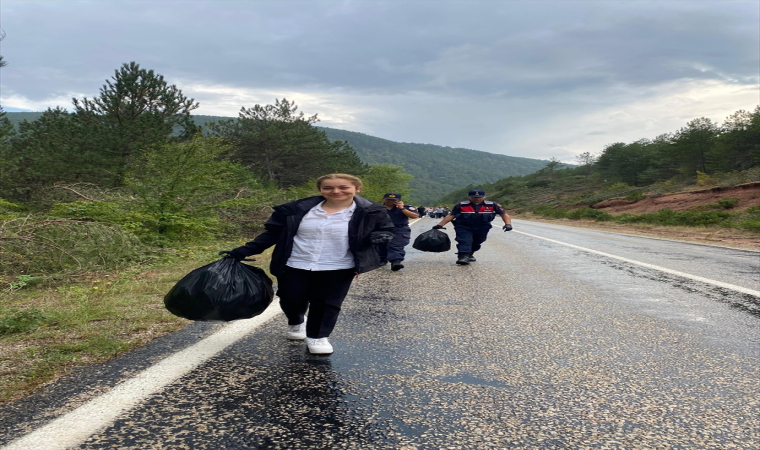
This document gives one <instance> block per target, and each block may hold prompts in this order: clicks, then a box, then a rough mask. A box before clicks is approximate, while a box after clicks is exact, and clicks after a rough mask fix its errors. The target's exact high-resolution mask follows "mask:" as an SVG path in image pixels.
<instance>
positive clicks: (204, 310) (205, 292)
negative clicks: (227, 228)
mask: <svg viewBox="0 0 760 450" xmlns="http://www.w3.org/2000/svg"><path fill="white" fill-rule="evenodd" d="M273 298H274V289H273V288H272V280H271V279H270V278H269V277H268V276H267V274H266V273H265V272H264V271H263V270H261V269H259V268H258V267H253V266H249V265H247V264H243V263H241V262H239V261H236V260H235V259H234V258H223V259H221V260H219V261H217V262H214V263H211V264H208V265H206V266H203V267H200V268H198V269H195V270H193V271H192V272H190V273H188V274H187V275H185V276H184V277H183V278H182V279H181V280H179V281H178V282H177V284H175V285H174V287H173V288H172V289H171V290H170V291H169V292H168V293H167V294H166V295H165V296H164V305H165V306H166V309H168V310H169V312H170V313H172V314H174V315H175V316H179V317H183V318H185V319H190V320H200V321H208V320H222V321H230V320H237V319H250V318H251V317H254V316H257V315H259V314H261V313H262V312H264V310H265V309H267V307H268V306H269V304H270V303H272V299H273Z"/></svg>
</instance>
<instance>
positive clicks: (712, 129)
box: [673, 117, 720, 174]
mask: <svg viewBox="0 0 760 450" xmlns="http://www.w3.org/2000/svg"><path fill="white" fill-rule="evenodd" d="M719 133H720V128H718V125H716V124H715V123H714V122H713V121H712V120H710V119H708V118H705V117H700V118H698V119H694V120H692V121H690V122H688V123H687V124H686V126H685V127H683V128H681V129H680V130H678V132H676V134H675V136H674V139H673V143H674V149H675V154H676V156H677V157H678V159H679V160H680V163H681V164H680V165H681V169H682V170H683V171H684V172H686V173H690V174H693V173H694V172H695V171H700V172H704V173H708V172H711V170H710V169H711V168H709V167H708V165H707V163H708V159H707V156H708V154H709V152H710V151H711V150H712V147H713V145H714V144H715V140H716V138H717V137H718V134H719Z"/></svg>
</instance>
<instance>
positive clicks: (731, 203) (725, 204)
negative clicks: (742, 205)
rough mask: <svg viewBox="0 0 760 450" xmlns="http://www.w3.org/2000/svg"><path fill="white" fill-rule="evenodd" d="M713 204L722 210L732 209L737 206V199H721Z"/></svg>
mask: <svg viewBox="0 0 760 450" xmlns="http://www.w3.org/2000/svg"><path fill="white" fill-rule="evenodd" d="M715 203H716V204H717V205H718V206H720V207H721V208H723V209H732V208H735V207H736V205H738V204H739V199H738V198H734V197H723V198H722V199H720V200H718V201H717V202H715Z"/></svg>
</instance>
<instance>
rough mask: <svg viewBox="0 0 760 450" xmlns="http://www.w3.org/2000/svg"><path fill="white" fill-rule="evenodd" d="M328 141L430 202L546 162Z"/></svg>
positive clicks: (345, 137)
mask: <svg viewBox="0 0 760 450" xmlns="http://www.w3.org/2000/svg"><path fill="white" fill-rule="evenodd" d="M6 114H7V115H6V117H8V119H10V121H11V123H13V124H18V123H19V122H21V121H22V120H28V121H33V120H36V119H37V118H39V117H40V116H41V115H42V113H38V112H8V113H6ZM193 118H194V120H195V123H197V124H198V125H201V126H203V125H205V124H206V123H207V122H209V121H218V120H224V119H229V117H217V116H203V115H195V116H193ZM318 128H319V129H321V130H323V131H324V132H325V133H326V134H327V137H328V138H329V139H331V140H341V141H348V143H349V144H350V145H351V147H353V148H354V149H355V150H356V153H357V154H358V155H359V157H360V158H361V160H362V162H364V163H366V164H394V165H397V166H401V167H403V168H404V171H405V172H406V173H408V174H411V175H413V176H414V179H413V180H412V181H411V182H410V183H409V187H411V188H412V189H414V194H413V198H414V200H415V201H417V202H419V203H423V204H431V203H432V202H435V201H437V200H438V199H440V198H441V197H442V196H443V195H445V194H447V193H449V192H451V191H453V190H456V189H461V188H463V187H466V186H470V185H472V186H478V185H480V184H483V183H493V182H495V181H497V180H501V179H503V178H507V177H510V176H519V175H527V174H530V173H533V172H536V171H537V170H539V169H541V168H542V167H544V166H545V165H546V163H547V162H548V161H544V160H539V159H531V158H520V157H515V156H506V155H497V154H494V153H487V152H482V151H478V150H469V149H465V148H451V147H443V146H439V145H432V144H412V143H402V142H394V141H389V140H387V139H381V138H378V137H374V136H369V135H367V134H362V133H355V132H352V131H345V130H338V129H334V128H326V127H318Z"/></svg>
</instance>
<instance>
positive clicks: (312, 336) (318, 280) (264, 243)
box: [220, 173, 393, 354]
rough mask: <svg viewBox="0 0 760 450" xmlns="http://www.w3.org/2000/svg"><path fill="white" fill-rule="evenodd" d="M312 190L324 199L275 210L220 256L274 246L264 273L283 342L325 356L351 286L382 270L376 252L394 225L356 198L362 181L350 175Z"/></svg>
mask: <svg viewBox="0 0 760 450" xmlns="http://www.w3.org/2000/svg"><path fill="white" fill-rule="evenodd" d="M317 189H319V192H320V193H321V195H318V196H314V197H308V198H303V199H300V200H296V201H294V202H290V203H286V204H284V205H279V206H275V207H274V212H273V213H272V215H271V216H270V217H269V219H268V220H267V221H266V223H265V224H264V228H265V231H264V232H263V233H261V234H260V235H258V236H256V238H255V239H254V240H252V241H250V242H248V243H246V244H245V245H243V246H242V247H238V248H236V249H234V250H230V251H223V252H220V254H226V255H227V256H228V257H231V258H235V259H237V260H242V259H244V258H246V257H248V256H251V255H258V254H260V253H262V252H263V251H264V250H266V249H267V248H269V247H271V246H273V245H274V246H275V247H274V252H273V253H272V262H271V264H270V270H269V271H270V272H271V273H272V275H274V276H275V277H277V295H278V296H279V297H280V307H281V308H282V310H283V312H285V316H286V317H287V318H288V331H287V337H288V339H292V340H303V339H306V345H307V347H308V349H309V352H310V353H313V354H330V353H332V352H333V347H332V345H331V344H330V342H329V340H328V339H327V338H328V337H329V336H330V334H331V333H332V331H333V328H334V327H335V324H336V322H337V320H338V315H339V314H340V308H341V305H342V304H343V300H344V299H345V298H346V295H347V294H348V290H349V288H350V287H351V282H352V281H353V279H354V278H355V277H356V276H358V275H359V274H360V273H364V272H369V271H370V270H374V269H377V268H378V267H380V266H382V265H383V263H384V261H382V260H381V257H380V254H379V252H378V248H377V247H378V246H381V245H386V244H387V243H388V242H390V240H391V239H393V222H391V220H390V217H388V213H387V211H386V208H385V206H383V205H380V204H378V203H374V202H371V201H369V200H367V199H365V198H362V197H360V196H358V195H357V194H358V193H359V192H360V191H361V189H362V182H361V180H360V179H359V178H357V177H355V176H353V175H348V174H340V173H338V174H330V175H325V176H322V177H320V178H319V179H317ZM307 309H308V311H309V315H308V318H306V317H305V315H306V311H307Z"/></svg>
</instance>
